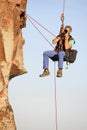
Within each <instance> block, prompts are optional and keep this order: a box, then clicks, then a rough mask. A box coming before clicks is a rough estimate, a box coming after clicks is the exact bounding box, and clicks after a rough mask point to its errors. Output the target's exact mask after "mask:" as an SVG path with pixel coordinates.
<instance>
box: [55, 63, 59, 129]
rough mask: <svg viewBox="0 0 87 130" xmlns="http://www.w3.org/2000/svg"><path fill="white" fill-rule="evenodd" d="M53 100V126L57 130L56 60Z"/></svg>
mask: <svg viewBox="0 0 87 130" xmlns="http://www.w3.org/2000/svg"><path fill="white" fill-rule="evenodd" d="M54 101H55V126H56V130H58V107H57V91H56V62H54Z"/></svg>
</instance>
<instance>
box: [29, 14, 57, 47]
mask: <svg viewBox="0 0 87 130" xmlns="http://www.w3.org/2000/svg"><path fill="white" fill-rule="evenodd" d="M27 18H28V20H29V21H30V22H31V23H32V25H33V26H34V27H35V28H36V30H37V31H38V32H39V33H40V34H41V35H42V37H43V38H44V39H45V40H46V41H47V42H48V43H49V44H50V45H51V46H52V48H53V49H54V46H53V45H52V44H51V42H50V41H49V40H48V39H47V38H46V37H45V36H44V35H43V33H42V32H41V31H40V30H39V29H38V28H37V27H36V25H35V24H34V23H33V22H32V21H31V20H30V18H29V17H28V16H27Z"/></svg>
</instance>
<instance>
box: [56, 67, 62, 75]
mask: <svg viewBox="0 0 87 130" xmlns="http://www.w3.org/2000/svg"><path fill="white" fill-rule="evenodd" d="M57 77H62V69H59V70H58V71H57Z"/></svg>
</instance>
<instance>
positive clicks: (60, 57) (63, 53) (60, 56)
mask: <svg viewBox="0 0 87 130" xmlns="http://www.w3.org/2000/svg"><path fill="white" fill-rule="evenodd" d="M64 56H65V52H64V51H60V52H59V53H58V57H59V62H58V68H61V69H62V68H63V62H64Z"/></svg>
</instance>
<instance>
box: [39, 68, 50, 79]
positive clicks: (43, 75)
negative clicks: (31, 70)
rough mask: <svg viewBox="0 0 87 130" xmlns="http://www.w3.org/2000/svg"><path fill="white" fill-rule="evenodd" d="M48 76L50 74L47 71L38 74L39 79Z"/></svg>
mask: <svg viewBox="0 0 87 130" xmlns="http://www.w3.org/2000/svg"><path fill="white" fill-rule="evenodd" d="M48 75H50V72H49V70H48V69H45V70H44V72H43V73H42V74H40V75H39V76H40V77H45V76H48Z"/></svg>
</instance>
